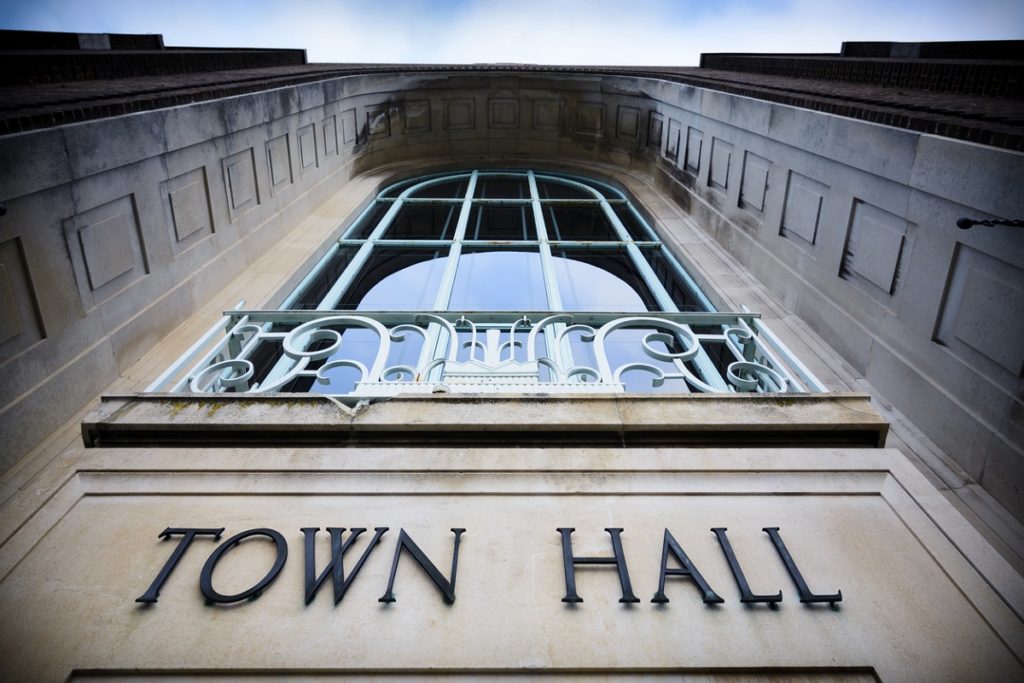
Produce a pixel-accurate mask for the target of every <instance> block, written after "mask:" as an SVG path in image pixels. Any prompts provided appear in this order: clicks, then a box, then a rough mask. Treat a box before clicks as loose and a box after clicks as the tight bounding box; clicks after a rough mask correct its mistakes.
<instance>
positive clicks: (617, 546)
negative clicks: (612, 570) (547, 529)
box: [555, 528, 640, 602]
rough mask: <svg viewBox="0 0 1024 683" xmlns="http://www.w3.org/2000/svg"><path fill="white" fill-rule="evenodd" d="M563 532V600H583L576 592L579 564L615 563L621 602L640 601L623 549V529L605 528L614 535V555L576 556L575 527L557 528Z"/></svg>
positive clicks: (559, 531)
mask: <svg viewBox="0 0 1024 683" xmlns="http://www.w3.org/2000/svg"><path fill="white" fill-rule="evenodd" d="M555 531H557V532H558V533H560V534H562V564H563V566H564V568H565V597H564V598H562V602H583V598H581V597H580V596H579V595H577V594H576V569H575V567H574V565H577V564H614V565H615V566H616V568H617V569H618V570H619V585H620V586H622V597H621V598H619V602H640V598H638V597H636V596H635V595H633V584H632V583H630V581H629V569H628V568H627V567H626V554H625V553H624V552H623V550H622V539H621V538H620V537H619V535H620V534H621V533H622V529H605V531H607V532H608V533H609V534H611V537H612V552H613V553H615V554H614V556H612V557H576V556H575V555H573V554H572V539H571V538H569V536H570V535H572V532H574V531H576V529H575V528H571V529H570V528H559V529H556V530H555Z"/></svg>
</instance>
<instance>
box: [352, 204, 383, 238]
mask: <svg viewBox="0 0 1024 683" xmlns="http://www.w3.org/2000/svg"><path fill="white" fill-rule="evenodd" d="M390 208H391V202H377V203H376V204H375V205H374V206H371V207H370V210H369V211H367V212H366V216H365V218H363V220H362V221H361V222H360V223H359V224H358V225H356V226H355V228H354V229H352V228H349V229H348V230H347V231H346V235H345V237H346V239H350V240H365V239H366V238H368V237H369V236H370V233H371V232H373V229H374V228H376V227H377V224H378V223H380V219H381V218H384V214H386V213H387V212H388V209H390Z"/></svg>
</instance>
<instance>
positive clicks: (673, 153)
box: [665, 118, 682, 160]
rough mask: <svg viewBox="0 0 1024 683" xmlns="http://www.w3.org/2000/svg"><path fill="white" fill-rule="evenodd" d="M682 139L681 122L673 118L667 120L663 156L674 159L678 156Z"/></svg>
mask: <svg viewBox="0 0 1024 683" xmlns="http://www.w3.org/2000/svg"><path fill="white" fill-rule="evenodd" d="M681 140H682V124H680V123H679V122H678V121H676V120H675V119H673V118H670V119H669V120H668V141H667V142H666V143H665V157H666V158H668V159H673V160H676V159H678V158H679V145H680V141H681Z"/></svg>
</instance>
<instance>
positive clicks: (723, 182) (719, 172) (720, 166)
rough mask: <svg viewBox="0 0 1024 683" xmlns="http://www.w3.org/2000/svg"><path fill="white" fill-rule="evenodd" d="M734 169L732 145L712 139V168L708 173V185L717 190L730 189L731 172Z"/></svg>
mask: <svg viewBox="0 0 1024 683" xmlns="http://www.w3.org/2000/svg"><path fill="white" fill-rule="evenodd" d="M731 167H732V145H731V144H729V143H728V142H725V141H724V140H720V139H718V138H711V168H710V169H709V171H708V185H709V186H710V187H713V188H715V189H716V190H723V191H724V190H726V189H728V187H729V170H730V168H731Z"/></svg>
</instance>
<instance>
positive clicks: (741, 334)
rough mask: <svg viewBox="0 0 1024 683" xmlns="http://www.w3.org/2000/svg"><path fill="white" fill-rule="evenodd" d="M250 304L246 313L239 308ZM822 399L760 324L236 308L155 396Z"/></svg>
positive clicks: (741, 318) (697, 318)
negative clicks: (802, 395)
mask: <svg viewBox="0 0 1024 683" xmlns="http://www.w3.org/2000/svg"><path fill="white" fill-rule="evenodd" d="M241 305H242V304H240V306H241ZM659 389H660V390H663V391H673V392H758V393H785V392H824V391H826V389H825V387H824V385H822V384H821V382H820V381H818V380H817V379H816V378H815V377H814V375H813V374H812V373H811V372H810V371H809V370H808V369H807V368H806V367H805V366H804V365H803V364H802V363H801V362H800V361H799V360H798V359H797V358H796V357H795V356H794V355H793V354H792V353H790V352H789V350H788V349H787V348H786V347H785V346H784V345H783V344H782V343H781V342H780V341H779V340H778V339H777V338H776V337H775V336H774V335H773V334H772V333H771V332H770V331H769V330H768V329H767V327H766V326H765V325H764V324H763V323H762V322H761V320H760V319H759V316H758V315H757V314H755V313H747V312H742V313H662V312H651V313H579V312H573V313H527V314H519V313H500V312H476V313H465V314H462V313H450V312H444V313H424V312H390V311H389V312H367V311H301V310H280V311H265V310H261V311H257V310H240V309H238V310H233V311H227V312H225V315H224V318H223V319H222V320H221V321H220V322H218V324H217V325H215V326H214V327H213V328H212V329H211V330H210V331H209V332H208V333H207V334H206V335H204V336H203V337H202V338H201V339H200V340H199V341H198V342H196V344H194V345H193V346H192V348H190V349H189V350H188V351H187V352H186V353H185V354H184V355H182V357H181V358H179V359H178V361H177V362H176V363H175V364H174V365H172V366H171V367H170V368H168V370H167V371H166V372H165V373H164V374H163V375H161V377H159V378H158V379H157V380H156V381H155V382H154V383H153V384H152V385H150V386H149V387H148V389H147V391H149V392H195V393H208V392H213V393H229V394H231V393H235V394H242V393H265V392H282V391H283V392H316V393H321V394H327V395H331V396H336V397H339V398H342V399H346V400H364V399H374V398H383V397H388V396H394V395H397V394H401V393H432V392H433V393H436V392H496V391H512V392H519V393H533V394H541V393H544V394H557V393H594V392H598V393H619V392H623V391H654V390H659Z"/></svg>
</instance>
